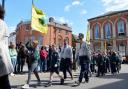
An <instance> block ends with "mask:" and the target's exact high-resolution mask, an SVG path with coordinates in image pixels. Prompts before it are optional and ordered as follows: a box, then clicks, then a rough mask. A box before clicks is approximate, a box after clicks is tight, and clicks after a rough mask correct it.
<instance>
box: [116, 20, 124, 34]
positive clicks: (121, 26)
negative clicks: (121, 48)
mask: <svg viewBox="0 0 128 89" xmlns="http://www.w3.org/2000/svg"><path fill="white" fill-rule="evenodd" d="M117 30H118V35H119V36H120V35H125V31H124V30H125V23H124V21H123V20H119V21H118V23H117Z"/></svg>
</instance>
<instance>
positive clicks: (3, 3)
mask: <svg viewBox="0 0 128 89" xmlns="http://www.w3.org/2000/svg"><path fill="white" fill-rule="evenodd" d="M2 6H3V8H4V6H5V0H2Z"/></svg>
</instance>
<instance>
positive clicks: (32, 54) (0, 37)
mask: <svg viewBox="0 0 128 89" xmlns="http://www.w3.org/2000/svg"><path fill="white" fill-rule="evenodd" d="M3 17H4V9H3V8H2V6H1V5H0V89H11V87H10V82H9V78H8V75H12V76H15V74H21V73H23V72H24V65H25V64H27V66H28V79H27V82H26V84H25V85H24V86H22V88H25V89H28V88H29V84H30V81H31V75H32V73H34V75H35V76H36V78H37V84H39V85H40V84H41V79H40V76H39V74H38V73H39V72H50V75H49V82H48V83H47V84H46V87H48V86H51V85H52V80H53V74H54V73H56V74H57V75H58V77H59V78H60V84H61V85H63V84H64V81H65V80H66V79H67V72H68V73H69V75H70V77H71V80H73V73H72V69H73V66H74V65H75V68H79V69H80V71H79V72H80V73H79V77H78V80H77V81H75V82H74V84H73V85H74V86H79V85H80V84H81V82H82V80H83V78H84V79H85V82H86V83H88V82H89V74H96V76H97V77H99V76H105V74H106V73H108V72H111V73H112V74H113V75H114V74H115V73H119V70H120V69H121V62H122V60H121V57H120V55H119V54H118V53H116V52H114V51H108V52H103V53H102V52H100V50H99V51H98V52H93V53H92V52H91V50H90V48H89V46H88V44H87V43H86V42H85V41H84V40H83V38H84V35H83V34H82V33H80V34H79V40H80V42H79V46H77V47H76V48H75V49H73V48H72V47H71V46H70V45H69V44H68V41H67V40H64V42H63V45H62V46H61V47H57V45H55V44H52V45H51V46H49V48H48V49H47V48H46V47H45V46H42V47H41V48H39V47H38V41H37V40H34V41H31V40H30V41H28V42H27V43H26V44H23V43H22V42H20V43H19V44H16V46H15V45H14V44H13V43H10V45H9V46H8V45H7V44H6V42H5V38H6V35H7V34H6V32H7V25H6V24H5V22H4V21H3ZM76 66H77V67H76ZM79 69H78V70H79ZM60 71H62V72H63V76H62V75H60Z"/></svg>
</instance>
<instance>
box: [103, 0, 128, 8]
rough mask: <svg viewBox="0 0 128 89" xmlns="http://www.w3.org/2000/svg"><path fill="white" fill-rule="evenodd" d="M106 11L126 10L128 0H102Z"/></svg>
mask: <svg viewBox="0 0 128 89" xmlns="http://www.w3.org/2000/svg"><path fill="white" fill-rule="evenodd" d="M102 3H103V5H104V6H105V8H106V11H115V10H125V9H128V0H102Z"/></svg>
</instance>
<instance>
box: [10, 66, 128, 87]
mask: <svg viewBox="0 0 128 89" xmlns="http://www.w3.org/2000/svg"><path fill="white" fill-rule="evenodd" d="M73 74H74V79H73V80H71V79H70V78H68V79H66V80H65V84H64V85H60V84H59V83H60V79H59V78H58V77H57V75H56V74H54V77H53V78H54V81H53V85H52V86H50V87H45V85H46V84H47V82H48V80H49V73H39V75H40V79H41V86H37V80H36V78H35V76H34V75H32V78H31V82H30V89H44V88H46V89H128V65H127V64H123V65H122V69H121V71H120V73H119V74H115V75H112V74H110V73H108V74H107V75H106V76H103V77H95V76H96V75H95V74H94V75H92V77H90V80H89V83H81V85H80V86H77V87H74V86H73V84H74V82H75V81H76V80H77V79H78V74H79V72H78V71H77V72H73ZM61 75H62V73H61ZM26 80H27V73H24V74H18V75H15V76H10V83H11V87H12V89H21V86H22V85H24V84H25V83H26Z"/></svg>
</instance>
